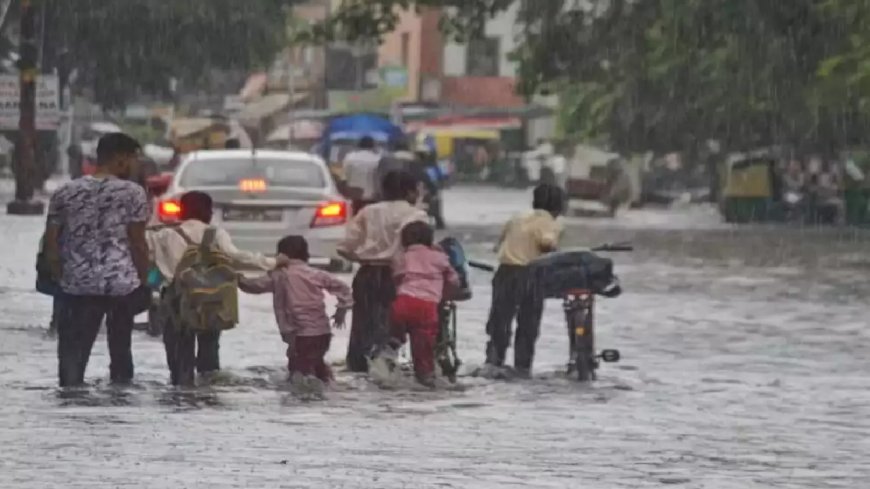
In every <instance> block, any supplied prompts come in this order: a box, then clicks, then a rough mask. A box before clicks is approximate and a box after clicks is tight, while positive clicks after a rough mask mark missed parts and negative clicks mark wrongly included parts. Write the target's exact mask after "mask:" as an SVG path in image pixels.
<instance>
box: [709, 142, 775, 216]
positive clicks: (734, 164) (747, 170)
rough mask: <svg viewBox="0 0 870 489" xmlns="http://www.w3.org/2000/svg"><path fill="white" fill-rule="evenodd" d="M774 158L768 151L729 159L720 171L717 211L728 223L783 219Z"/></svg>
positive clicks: (733, 156)
mask: <svg viewBox="0 0 870 489" xmlns="http://www.w3.org/2000/svg"><path fill="white" fill-rule="evenodd" d="M776 163H777V157H776V156H775V155H774V154H772V153H771V152H770V151H769V150H760V151H756V152H752V153H741V154H735V155H732V156H730V157H729V158H728V159H727V160H726V161H725V164H724V165H723V166H722V168H721V176H720V181H721V182H722V193H721V199H720V202H719V211H720V212H721V213H722V216H723V217H724V218H725V222H729V223H746V222H759V221H762V222H763V221H770V220H782V219H784V217H785V216H784V208H783V206H782V205H781V203H782V201H781V198H780V193H781V192H780V191H779V186H780V184H779V179H778V177H777V174H776Z"/></svg>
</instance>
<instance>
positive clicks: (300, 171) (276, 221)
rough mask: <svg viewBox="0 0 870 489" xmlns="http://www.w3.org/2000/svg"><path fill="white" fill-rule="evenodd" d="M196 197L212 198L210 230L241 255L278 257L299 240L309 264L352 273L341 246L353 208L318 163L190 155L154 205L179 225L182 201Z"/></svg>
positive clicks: (276, 156) (268, 155)
mask: <svg viewBox="0 0 870 489" xmlns="http://www.w3.org/2000/svg"><path fill="white" fill-rule="evenodd" d="M192 190H197V191H201V192H205V193H207V194H209V195H210V196H211V198H212V199H213V201H214V217H213V220H212V223H213V224H215V225H216V226H219V227H221V228H223V229H225V230H226V231H228V232H229V233H230V236H232V239H233V242H234V243H235V245H236V246H237V247H238V248H240V249H243V250H248V251H255V252H260V253H264V254H267V255H274V254H275V253H276V246H277V244H278V241H279V240H280V239H281V238H283V237H284V236H288V235H300V236H304V237H305V239H306V240H307V241H308V246H309V251H310V253H311V257H312V260H311V262H312V263H314V264H317V265H322V266H327V267H329V268H330V269H334V270H347V269H348V266H349V264H348V263H346V262H345V261H344V260H343V259H341V258H340V257H339V256H338V255H337V254H336V245H337V244H338V242H339V241H340V240H342V239H343V238H344V233H345V225H346V224H347V220H348V217H349V206H348V203H347V201H346V200H345V198H344V197H342V195H341V194H340V193H339V192H338V189H337V188H336V186H335V182H334V181H333V179H332V176H331V175H330V173H329V170H328V168H327V166H326V163H325V162H324V161H323V160H322V159H321V158H319V157H318V156H315V155H311V154H308V153H303V152H294V151H271V150H269V151H265V150H250V149H245V150H217V151H215V150H209V151H197V152H194V153H190V154H189V155H187V156H186V157H185V158H184V160H183V161H182V162H181V164H180V165H179V167H178V169H177V171H176V172H175V175H174V176H173V178H172V182H171V183H170V184H169V187H168V189H167V191H166V193H165V194H164V195H163V196H162V197H161V199H160V202H159V203H158V205H157V215H158V217H159V219H160V221H161V222H163V223H171V222H173V221H177V220H178V218H179V215H180V213H181V204H180V198H181V196H182V195H183V194H184V193H185V192H189V191H192Z"/></svg>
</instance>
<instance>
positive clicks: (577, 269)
mask: <svg viewBox="0 0 870 489" xmlns="http://www.w3.org/2000/svg"><path fill="white" fill-rule="evenodd" d="M529 271H530V276H531V277H532V280H533V282H534V286H533V288H534V290H535V291H536V293H538V294H542V295H543V296H544V297H547V298H559V297H563V296H564V295H565V294H566V292H568V291H570V290H577V289H581V290H589V291H591V292H592V293H594V294H599V295H604V296H608V297H615V296H616V295H619V290H618V283H619V281H618V279H617V278H616V275H614V274H613V261H612V260H610V259H608V258H602V257H600V256H598V255H596V254H595V253H591V252H588V251H563V252H556V253H548V254H546V255H544V256H542V257H540V258H538V259H536V260H533V261H532V262H531V263H530V264H529Z"/></svg>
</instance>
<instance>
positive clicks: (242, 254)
mask: <svg viewBox="0 0 870 489" xmlns="http://www.w3.org/2000/svg"><path fill="white" fill-rule="evenodd" d="M215 245H216V246H217V247H218V249H219V250H221V251H223V252H224V253H226V254H227V256H229V257H230V258H232V260H233V261H234V262H235V266H237V267H240V268H245V267H249V268H256V269H258V270H264V271H267V270H272V269H274V268H275V266H276V265H277V262H276V260H275V259H274V258H271V257H268V256H266V255H263V254H261V253H251V252H249V251H243V250H240V249H238V248H236V245H235V244H234V243H233V239H232V238H230V234H229V233H228V232H226V230H224V229H220V228H218V230H217V232H216V233H215Z"/></svg>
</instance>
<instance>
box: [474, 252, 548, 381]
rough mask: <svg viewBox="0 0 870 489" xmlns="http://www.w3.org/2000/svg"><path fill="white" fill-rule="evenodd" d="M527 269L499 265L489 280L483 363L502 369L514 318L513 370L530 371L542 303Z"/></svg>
mask: <svg viewBox="0 0 870 489" xmlns="http://www.w3.org/2000/svg"><path fill="white" fill-rule="evenodd" d="M529 278H530V277H529V273H528V268H527V267H524V266H516V265H501V266H499V267H498V270H496V272H495V276H494V277H493V279H492V307H491V308H490V310H489V320H488V321H487V323H486V333H487V334H488V335H489V342H488V343H487V344H486V363H488V364H491V365H497V366H502V365H504V361H505V354H506V352H507V349H508V347H509V346H510V342H511V340H510V338H511V324H512V323H513V320H514V317H516V318H517V331H516V337H515V340H514V367H516V368H519V369H530V368H531V367H532V361H533V360H534V357H535V342H536V341H537V340H538V333H539V332H540V329H541V315H542V314H543V312H544V299H543V297H541V296H540V295H539V294H536V293H535V290H534V288H533V287H531V286H530V283H529Z"/></svg>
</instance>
